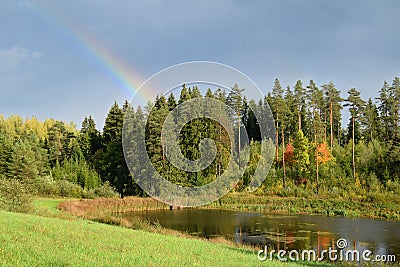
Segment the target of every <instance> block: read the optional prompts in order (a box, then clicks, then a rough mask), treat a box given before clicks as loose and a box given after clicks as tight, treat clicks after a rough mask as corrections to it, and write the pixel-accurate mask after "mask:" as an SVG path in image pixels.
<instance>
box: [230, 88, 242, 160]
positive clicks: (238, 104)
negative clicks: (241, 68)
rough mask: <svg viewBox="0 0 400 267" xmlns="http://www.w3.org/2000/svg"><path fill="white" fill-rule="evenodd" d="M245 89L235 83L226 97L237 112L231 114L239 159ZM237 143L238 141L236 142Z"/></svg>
mask: <svg viewBox="0 0 400 267" xmlns="http://www.w3.org/2000/svg"><path fill="white" fill-rule="evenodd" d="M243 91H244V89H239V86H238V85H237V84H235V85H234V86H233V87H232V88H231V91H230V92H229V94H228V98H227V99H226V103H227V105H228V106H229V107H230V108H231V109H232V110H233V112H234V113H235V114H230V115H231V116H232V119H233V121H234V128H235V135H236V136H235V137H236V140H237V148H236V151H237V155H238V159H240V149H241V136H240V125H241V119H242V115H243V108H244V107H243ZM235 143H236V142H235ZM239 165H240V162H239Z"/></svg>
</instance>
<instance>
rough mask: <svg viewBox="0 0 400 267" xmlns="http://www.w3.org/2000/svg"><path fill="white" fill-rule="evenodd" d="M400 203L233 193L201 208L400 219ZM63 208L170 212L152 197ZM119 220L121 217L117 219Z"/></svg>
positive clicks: (94, 213)
mask: <svg viewBox="0 0 400 267" xmlns="http://www.w3.org/2000/svg"><path fill="white" fill-rule="evenodd" d="M399 201H400V200H398V201H397V200H396V201H395V200H392V201H379V202H378V201H377V202H370V201H364V200H362V199H344V198H342V199H340V198H322V197H320V198H317V197H312V198H304V197H278V196H260V195H255V194H249V193H230V194H228V195H226V196H224V197H223V198H221V199H220V200H219V201H216V202H214V203H212V204H210V205H207V206H204V207H201V208H206V209H207V208H212V209H214V208H216V209H227V210H240V211H255V212H273V213H282V214H296V213H307V214H321V215H327V216H345V217H368V218H385V219H393V220H399V219H400V202H399ZM59 207H60V208H61V209H63V210H65V211H68V212H69V213H71V214H74V215H75V216H79V217H83V218H88V219H94V218H106V217H110V215H118V214H119V213H121V212H126V211H142V210H156V209H168V208H169V206H168V205H165V204H162V203H159V202H158V201H156V200H154V199H152V198H139V197H127V198H124V199H117V198H112V199H110V198H99V199H93V200H92V199H87V200H72V201H64V202H62V203H60V205H59ZM114 217H115V218H116V217H118V216H114Z"/></svg>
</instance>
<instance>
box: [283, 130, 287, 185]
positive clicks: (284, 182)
mask: <svg viewBox="0 0 400 267" xmlns="http://www.w3.org/2000/svg"><path fill="white" fill-rule="evenodd" d="M282 166H283V188H284V189H285V188H286V166H285V134H284V130H283V127H282Z"/></svg>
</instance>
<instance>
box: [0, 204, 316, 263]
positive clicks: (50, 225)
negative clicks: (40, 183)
mask: <svg viewBox="0 0 400 267" xmlns="http://www.w3.org/2000/svg"><path fill="white" fill-rule="evenodd" d="M0 217H1V218H2V219H1V220H0V229H1V231H0V244H1V246H0V265H2V266H299V265H300V264H295V263H290V264H283V263H280V262H278V261H274V262H268V261H265V262H260V261H259V260H258V259H257V257H256V254H255V252H254V251H251V250H246V249H238V248H233V247H230V246H227V245H221V244H214V243H210V242H206V241H202V240H196V239H189V238H182V237H174V236H166V235H161V234H156V233H149V232H145V231H140V230H132V229H128V228H123V227H117V226H111V225H106V224H100V223H95V222H92V221H86V220H75V221H69V220H63V219H58V218H47V217H42V216H36V215H27V214H18V213H11V212H5V211H0ZM303 265H308V264H303ZM309 265H313V264H309Z"/></svg>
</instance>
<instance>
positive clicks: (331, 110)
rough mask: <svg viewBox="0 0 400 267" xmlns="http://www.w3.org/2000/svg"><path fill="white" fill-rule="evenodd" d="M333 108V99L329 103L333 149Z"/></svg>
mask: <svg viewBox="0 0 400 267" xmlns="http://www.w3.org/2000/svg"><path fill="white" fill-rule="evenodd" d="M332 113H333V108H332V100H331V101H330V105H329V122H330V125H331V149H332V147H333V114H332Z"/></svg>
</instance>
